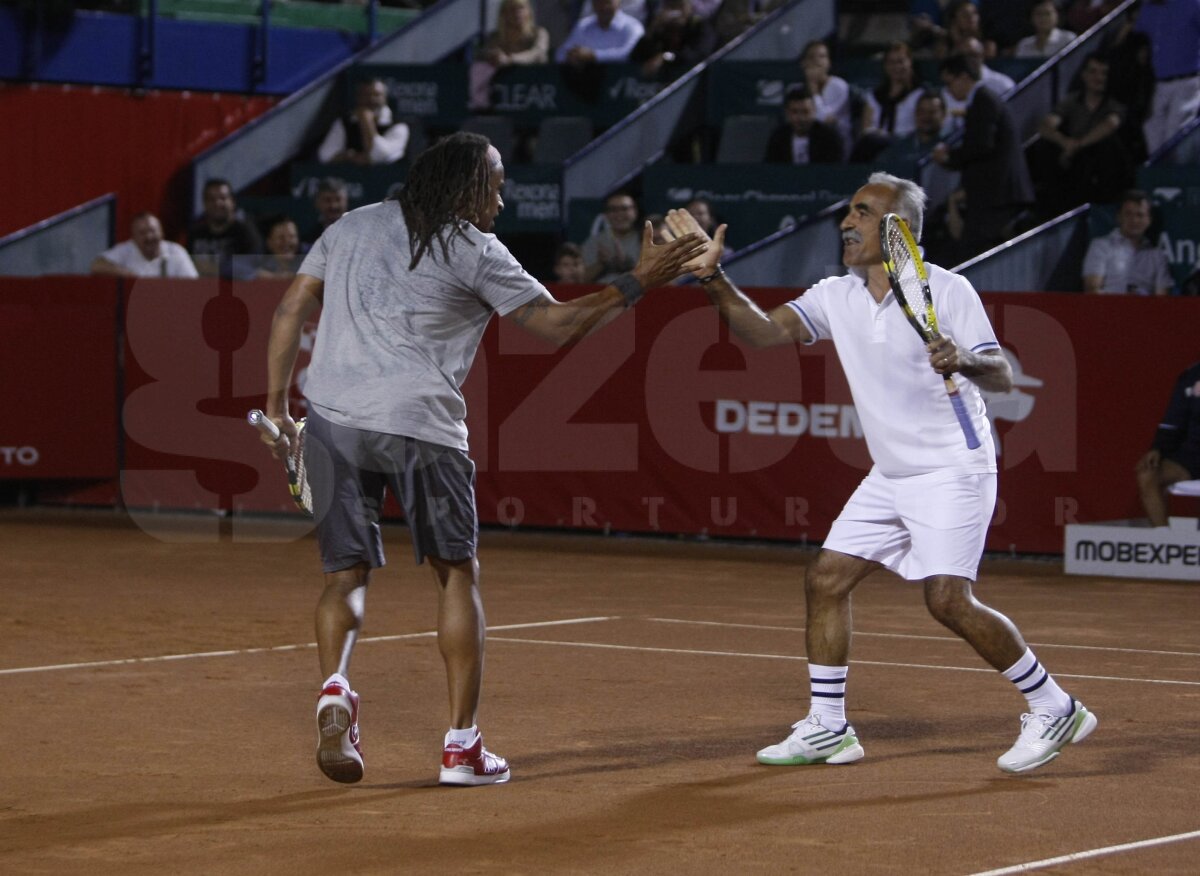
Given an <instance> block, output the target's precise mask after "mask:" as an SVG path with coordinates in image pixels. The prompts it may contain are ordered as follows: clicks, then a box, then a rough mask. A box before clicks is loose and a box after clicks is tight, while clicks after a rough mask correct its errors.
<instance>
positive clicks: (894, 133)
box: [850, 42, 925, 163]
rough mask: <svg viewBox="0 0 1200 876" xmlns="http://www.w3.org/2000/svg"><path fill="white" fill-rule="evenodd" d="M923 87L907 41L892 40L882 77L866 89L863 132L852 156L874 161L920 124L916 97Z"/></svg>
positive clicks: (855, 160) (861, 160) (919, 96)
mask: <svg viewBox="0 0 1200 876" xmlns="http://www.w3.org/2000/svg"><path fill="white" fill-rule="evenodd" d="M924 90H925V89H924V86H923V84H922V83H921V82H920V80H918V79H917V74H916V71H915V70H914V69H913V61H912V50H911V49H910V48H909V47H908V43H904V42H894V43H892V44H891V45H890V46H888V48H887V51H886V52H885V53H884V56H883V78H882V79H881V80H880V82H879V84H878V85H876V86H875V88H873V89H872V90H871V91H869V92H867V95H866V101H865V103H864V105H863V110H862V120H861V125H860V127H861V130H862V133H861V134H860V135H859V139H858V142H856V143H855V144H854V150H853V152H852V153H851V155H850V160H851V161H852V162H855V163H862V162H867V161H871V160H872V159H873V158H874V157H875V156H876V155H877V154H878V153H879V151H880V150H881V149H883V148H884V147H885V146H887V144H888V143H889V142H891V140H893V139H894V138H897V137H905V136H907V135H909V134H911V133H912V132H913V130H914V129H915V128H916V126H917V122H916V110H917V101H918V100H920V98H921V94H922V93H923V92H924Z"/></svg>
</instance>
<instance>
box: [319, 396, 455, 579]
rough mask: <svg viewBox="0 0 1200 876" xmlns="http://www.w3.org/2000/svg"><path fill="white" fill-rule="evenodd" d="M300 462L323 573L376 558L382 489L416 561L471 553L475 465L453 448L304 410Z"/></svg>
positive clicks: (380, 559) (373, 563) (377, 561)
mask: <svg viewBox="0 0 1200 876" xmlns="http://www.w3.org/2000/svg"><path fill="white" fill-rule="evenodd" d="M305 433H306V435H307V438H306V439H305V442H304V464H305V466H306V467H307V469H308V482H309V484H310V485H311V486H312V494H313V505H314V507H313V516H314V518H315V519H316V522H317V545H318V547H319V549H320V552H321V562H322V564H323V567H324V570H325V571H326V572H337V571H340V570H342V569H348V568H349V567H350V566H353V565H355V564H357V563H361V562H366V563H367V564H368V565H370V567H371V568H378V567H379V566H382V565H383V564H384V556H383V539H382V537H381V536H380V533H379V515H380V512H381V510H382V509H383V500H384V496H385V494H386V488H387V487H391V488H392V492H393V493H394V494H395V496H396V499H397V500H398V501H399V503H400V505H401V506H402V507H403V508H404V516H405V517H406V518H407V520H408V527H409V530H410V531H411V532H412V543H413V555H414V557H415V558H416V561H417V564H418V565H419V564H420V563H422V562H423V561H424V559H425V557H427V556H434V557H440V558H441V559H443V560H451V561H458V560H467V559H470V558H471V557H473V556H475V551H476V545H477V543H478V540H479V518H478V516H477V515H476V513H475V463H473V462H472V461H471V458H470V457H469V456H467V454H466V453H464V452H463V451H461V450H458V449H457V448H453V447H443V446H441V445H439V444H430V443H429V442H427V441H420V440H418V439H416V438H408V437H405V436H403V435H388V434H386V433H383V432H370V431H367V430H364V429H352V428H350V427H349V426H340V425H338V424H336V423H331V422H329V421H328V420H326V419H324V418H323V417H321V415H320V414H317V413H315V412H313V411H312V410H311V408H310V410H309V414H308V424H307V425H306V426H305Z"/></svg>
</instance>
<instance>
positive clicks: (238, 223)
mask: <svg viewBox="0 0 1200 876" xmlns="http://www.w3.org/2000/svg"><path fill="white" fill-rule="evenodd" d="M203 197H204V212H203V213H202V214H201V215H200V218H199V220H197V221H196V223H195V224H194V225H192V227H191V229H190V230H189V231H188V252H190V253H191V254H192V261H193V262H195V264H196V270H198V271H199V272H200V275H201V276H202V277H215V276H222V277H235V278H237V279H239V280H244V279H248V278H249V277H252V276H254V270H255V265H254V264H253V260H250V259H239V260H238V261H237V263H236V265H235V262H234V258H233V257H234V256H243V255H253V256H257V255H259V254H260V253H261V252H262V241H261V239H260V238H259V236H258V232H257V231H255V230H254V226H253V225H251V224H250V223H249V222H245V221H243V220H242V219H239V218H238V212H237V201H236V200H234V197H233V189H232V188H231V187H230V185H229V182H228V181H227V180H223V179H210V180H208V181H207V182H206V183H204V190H203Z"/></svg>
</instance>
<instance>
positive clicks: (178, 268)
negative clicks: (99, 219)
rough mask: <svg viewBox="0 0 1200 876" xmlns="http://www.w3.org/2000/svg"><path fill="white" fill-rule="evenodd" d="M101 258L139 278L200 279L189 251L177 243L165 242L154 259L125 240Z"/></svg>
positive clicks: (103, 253)
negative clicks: (148, 257)
mask: <svg viewBox="0 0 1200 876" xmlns="http://www.w3.org/2000/svg"><path fill="white" fill-rule="evenodd" d="M100 258H102V259H104V260H105V261H106V262H111V263H112V264H114V265H117V266H119V267H122V268H124V269H125V270H127V271H131V272H132V273H133V274H135V275H136V276H138V277H185V278H187V279H195V278H196V277H199V276H200V274H199V272H197V271H196V266H195V265H194V264H193V263H192V257H191V256H190V255H188V251H187V250H186V249H184V248H183V247H182V246H180V245H179V244H177V243H172V242H171V241H169V240H164V241H163V242H162V244H161V248H160V249H159V254H158V255H157V256H155V257H154V258H152V259H147V258H146V257H145V256H144V255H142V251H141V250H140V249H138V246H137V244H136V243H134V242H133V241H132V240H124V241H122V242H121V243H118V244H117V245H116V246H114V247H112V248H110V249H106V250H105V251H104V252H102V253H100Z"/></svg>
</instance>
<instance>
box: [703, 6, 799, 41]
mask: <svg viewBox="0 0 1200 876" xmlns="http://www.w3.org/2000/svg"><path fill="white" fill-rule="evenodd" d="M783 3H784V0H722V2H721V5H720V6H719V7H718V8H717V11H716V14H715V15H713V17H712V22H713V29H714V30H715V31H716V34H717V46H718V47H719V46H723V45H725V44H726V43H727V42H729V41H730V40H731V39H733V38H734V37H736V36H739V35H740V34H742V33H744V32H745V31H747V30H749V29H750V28H752V27H754V25H756V24H758V22H760V21H762V19H763V18H764V17H765V16H767V15H769V14H770V13H772V12H774V11H775V10H776V9H778V8H779V7H780V6H782V5H783Z"/></svg>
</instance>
